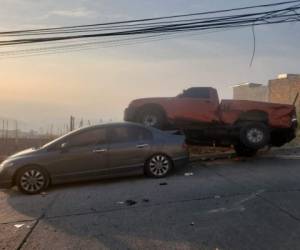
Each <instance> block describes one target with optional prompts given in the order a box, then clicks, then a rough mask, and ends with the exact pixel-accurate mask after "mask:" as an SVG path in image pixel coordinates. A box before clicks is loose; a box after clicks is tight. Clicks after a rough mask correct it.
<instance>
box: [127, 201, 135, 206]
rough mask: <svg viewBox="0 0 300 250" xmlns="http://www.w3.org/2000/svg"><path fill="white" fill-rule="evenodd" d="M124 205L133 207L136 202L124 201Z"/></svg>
mask: <svg viewBox="0 0 300 250" xmlns="http://www.w3.org/2000/svg"><path fill="white" fill-rule="evenodd" d="M125 203H126V205H127V206H133V205H135V204H136V203H137V202H136V201H134V200H126V201H125Z"/></svg>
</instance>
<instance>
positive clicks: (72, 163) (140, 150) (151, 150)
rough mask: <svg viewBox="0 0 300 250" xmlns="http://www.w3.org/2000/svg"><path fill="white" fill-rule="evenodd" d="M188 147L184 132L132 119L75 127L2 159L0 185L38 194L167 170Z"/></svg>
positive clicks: (180, 162)
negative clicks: (54, 188) (59, 186)
mask: <svg viewBox="0 0 300 250" xmlns="http://www.w3.org/2000/svg"><path fill="white" fill-rule="evenodd" d="M188 160H189V153H188V150H187V147H186V144H185V138H184V136H182V135H173V134H170V133H166V132H163V131H161V130H158V129H155V128H146V127H144V126H142V125H140V124H136V123H135V124H133V123H111V124H103V125H96V126H91V127H87V128H82V129H78V130H75V131H73V132H70V133H69V134H66V135H64V136H62V137H59V138H58V139H55V140H54V141H51V142H49V143H48V144H46V145H44V146H42V147H41V148H36V149H27V150H25V151H22V152H19V153H17V154H15V155H12V156H10V157H9V158H7V159H6V160H5V161H4V162H2V163H1V164H0V188H9V187H12V186H14V185H16V186H17V187H18V189H19V190H20V191H22V192H24V193H27V194H36V193H39V192H41V191H43V190H45V189H46V188H47V187H48V186H49V185H50V184H56V183H65V182H74V181H81V180H96V179H101V178H108V177H114V176H123V175H133V174H141V173H144V174H145V175H146V176H149V177H153V178H162V177H165V176H167V175H168V174H169V173H170V172H171V171H172V170H173V168H174V167H177V166H183V165H184V164H185V163H187V162H188Z"/></svg>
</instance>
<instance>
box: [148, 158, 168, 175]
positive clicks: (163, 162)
mask: <svg viewBox="0 0 300 250" xmlns="http://www.w3.org/2000/svg"><path fill="white" fill-rule="evenodd" d="M170 169H171V162H170V160H169V158H168V157H167V156H165V155H162V154H157V155H154V156H152V157H151V159H150V160H149V162H148V172H149V174H150V175H151V176H153V177H164V176H166V175H167V174H168V173H169V171H170Z"/></svg>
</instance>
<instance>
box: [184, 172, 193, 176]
mask: <svg viewBox="0 0 300 250" xmlns="http://www.w3.org/2000/svg"><path fill="white" fill-rule="evenodd" d="M193 175H194V173H192V172H190V173H185V174H184V176H193Z"/></svg>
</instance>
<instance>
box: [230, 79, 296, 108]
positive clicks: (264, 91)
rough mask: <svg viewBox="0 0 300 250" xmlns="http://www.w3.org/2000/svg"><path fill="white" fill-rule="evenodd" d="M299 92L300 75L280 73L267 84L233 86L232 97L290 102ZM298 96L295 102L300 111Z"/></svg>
mask: <svg viewBox="0 0 300 250" xmlns="http://www.w3.org/2000/svg"><path fill="white" fill-rule="evenodd" d="M297 93H299V94H300V75H297V74H280V75H278V77H277V78H276V79H273V80H269V82H268V85H263V84H258V83H242V84H238V85H235V86H234V87H233V99H238V100H250V101H263V102H274V103H283V104H292V103H293V102H294V100H295V97H296V95H297ZM299 99H300V98H298V101H297V103H296V107H297V110H298V112H300V100H299Z"/></svg>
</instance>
